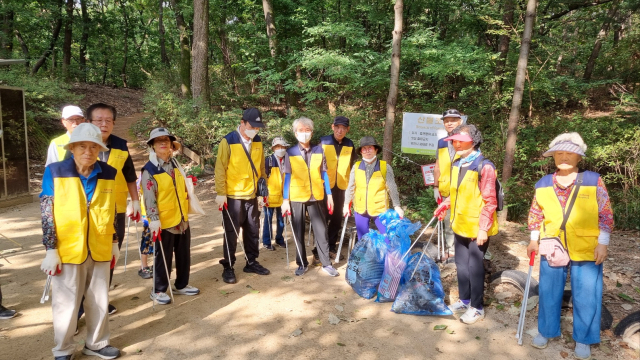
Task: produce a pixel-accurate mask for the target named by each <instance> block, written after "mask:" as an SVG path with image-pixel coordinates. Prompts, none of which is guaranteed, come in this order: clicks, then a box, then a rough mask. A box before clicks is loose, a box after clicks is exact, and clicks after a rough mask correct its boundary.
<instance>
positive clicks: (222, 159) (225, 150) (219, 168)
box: [215, 130, 267, 200]
mask: <svg viewBox="0 0 640 360" xmlns="http://www.w3.org/2000/svg"><path fill="white" fill-rule="evenodd" d="M236 131H238V130H236ZM238 134H240V132H239V131H238ZM240 139H242V142H243V143H242V145H243V146H244V147H245V149H248V151H249V150H250V149H251V143H252V141H251V140H249V141H248V142H247V140H245V138H243V137H242V134H240ZM230 158H231V148H230V147H229V143H227V139H226V138H222V141H220V144H219V145H218V156H217V157H216V168H215V191H216V194H218V195H219V196H229V197H230V198H233V199H240V200H251V199H253V198H255V197H256V194H255V193H253V194H251V195H247V196H239V195H233V196H231V195H228V194H227V169H228V168H229V159H230ZM254 166H255V164H254ZM252 172H253V170H252ZM260 172H261V175H260V177H262V178H265V179H266V178H267V175H266V174H267V172H266V169H265V165H264V161H261V164H260ZM252 175H253V176H255V174H252ZM255 180H256V184H257V183H258V179H255ZM256 190H257V189H256Z"/></svg>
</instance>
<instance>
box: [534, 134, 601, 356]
mask: <svg viewBox="0 0 640 360" xmlns="http://www.w3.org/2000/svg"><path fill="white" fill-rule="evenodd" d="M586 150H587V145H586V144H585V143H584V141H583V140H582V137H580V135H579V134H578V133H575V132H572V133H565V134H561V135H558V136H557V137H556V138H555V139H553V141H551V144H550V146H549V150H547V151H546V152H545V153H544V154H543V156H546V157H553V160H554V163H555V166H556V168H557V169H556V171H555V172H554V173H553V174H549V175H545V176H544V177H542V179H540V181H538V183H537V184H536V191H535V196H534V198H533V202H532V204H531V209H530V210H529V230H530V231H531V242H530V243H529V246H528V247H527V255H528V256H531V252H532V251H535V252H536V253H537V252H538V250H539V245H538V239H539V238H540V239H544V238H548V237H559V239H560V243H561V245H562V246H563V247H566V248H567V250H568V253H569V258H570V261H569V263H568V264H567V265H566V266H551V265H550V264H549V262H548V259H547V258H546V256H544V255H545V254H542V255H543V256H541V260H540V287H539V290H538V291H539V293H540V303H539V305H538V335H537V336H536V337H535V338H534V339H533V342H532V346H534V347H536V348H540V349H543V348H545V347H547V344H548V341H549V339H550V338H554V337H558V336H560V310H561V306H562V295H563V293H564V288H565V283H566V281H567V273H568V272H571V289H572V297H571V298H572V301H573V339H574V340H575V342H576V347H575V356H576V357H577V358H579V359H588V358H590V356H591V349H590V345H591V344H597V343H599V342H600V316H601V309H602V263H603V262H604V260H605V259H606V257H607V246H608V245H609V237H610V234H611V231H612V230H613V212H612V210H611V203H610V201H609V195H608V193H607V189H606V187H605V185H604V182H603V181H602V178H601V177H600V175H599V174H598V173H595V172H592V171H587V170H581V169H580V168H579V167H578V164H579V163H580V160H582V158H583V157H584V156H585V152H586ZM565 217H566V220H565ZM565 221H566V223H565V224H564V227H563V226H562V225H563V223H564V222H565ZM540 250H542V249H540ZM546 255H548V254H546Z"/></svg>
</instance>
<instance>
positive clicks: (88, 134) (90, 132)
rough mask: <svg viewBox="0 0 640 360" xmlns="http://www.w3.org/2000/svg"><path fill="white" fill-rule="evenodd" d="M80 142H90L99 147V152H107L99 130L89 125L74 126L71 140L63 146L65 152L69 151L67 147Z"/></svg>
mask: <svg viewBox="0 0 640 360" xmlns="http://www.w3.org/2000/svg"><path fill="white" fill-rule="evenodd" d="M81 141H90V142H92V143H96V144H98V145H100V147H101V149H100V151H109V149H108V148H107V147H106V146H104V143H103V142H102V132H101V131H100V128H99V127H97V126H95V125H93V124H90V123H82V124H80V125H78V126H76V128H75V130H73V132H72V133H71V138H70V139H69V143H68V144H67V145H65V146H64V149H65V150H69V145H71V144H73V143H77V142H81Z"/></svg>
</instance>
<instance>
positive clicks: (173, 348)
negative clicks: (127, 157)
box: [0, 91, 640, 360]
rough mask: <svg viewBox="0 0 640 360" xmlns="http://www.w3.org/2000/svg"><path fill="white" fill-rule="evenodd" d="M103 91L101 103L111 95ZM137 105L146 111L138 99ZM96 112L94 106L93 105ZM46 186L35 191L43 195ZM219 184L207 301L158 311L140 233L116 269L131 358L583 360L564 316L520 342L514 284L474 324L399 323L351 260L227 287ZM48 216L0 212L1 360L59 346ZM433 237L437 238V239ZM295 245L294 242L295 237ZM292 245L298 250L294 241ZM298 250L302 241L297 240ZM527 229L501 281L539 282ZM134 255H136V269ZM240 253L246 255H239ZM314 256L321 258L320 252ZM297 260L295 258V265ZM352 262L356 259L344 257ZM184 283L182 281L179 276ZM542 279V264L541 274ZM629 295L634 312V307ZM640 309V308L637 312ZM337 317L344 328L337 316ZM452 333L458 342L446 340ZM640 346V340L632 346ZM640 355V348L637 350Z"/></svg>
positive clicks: (634, 242)
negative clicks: (546, 336)
mask: <svg viewBox="0 0 640 360" xmlns="http://www.w3.org/2000/svg"><path fill="white" fill-rule="evenodd" d="M99 93H100V92H99V91H98V92H97V94H98V95H99ZM134 101H135V100H134ZM91 102H93V100H91ZM130 108H131V109H137V110H136V111H134V112H132V113H129V114H127V113H126V112H123V113H124V114H125V116H122V117H119V118H118V120H117V122H116V128H115V129H114V133H115V134H116V135H118V136H121V137H124V138H127V139H128V140H129V147H130V149H131V153H132V156H133V158H134V162H135V165H136V168H137V169H139V168H140V167H141V166H142V165H143V164H144V162H146V152H145V144H144V138H138V139H136V138H133V137H132V136H131V135H130V132H129V131H128V130H129V128H130V126H132V125H133V124H134V123H135V122H137V121H140V120H141V119H144V117H145V115H144V114H141V113H138V111H140V109H141V107H137V106H136V105H135V104H134V106H130ZM36 185H37V183H34V187H37V186H36ZM212 189H213V176H210V175H209V176H203V177H201V178H200V180H199V183H198V186H197V187H196V190H197V194H198V197H199V199H200V201H201V204H202V206H203V208H204V210H205V211H206V213H207V215H206V216H202V215H196V216H193V217H190V218H191V219H190V220H191V221H190V225H191V229H192V233H191V234H192V235H191V236H192V246H191V277H190V284H191V285H193V286H196V287H198V288H200V290H201V293H200V295H198V296H193V297H190V296H180V295H176V296H175V303H174V304H170V305H156V306H155V309H154V307H153V306H152V303H151V300H150V299H149V293H150V291H151V287H152V283H151V280H144V279H141V278H140V277H139V276H138V275H137V270H138V269H139V266H140V259H139V256H138V250H137V246H138V244H139V236H140V232H141V230H142V226H138V228H137V232H136V229H135V228H134V225H133V224H131V228H130V234H131V235H130V236H128V239H127V240H126V242H125V246H123V249H122V254H121V257H120V260H119V263H118V265H117V267H116V271H115V275H114V281H113V286H112V290H111V291H110V302H111V303H112V304H113V305H115V306H116V307H117V308H118V312H117V313H115V314H114V315H111V316H110V319H109V327H110V331H111V344H112V345H113V346H116V347H118V348H120V349H121V350H122V351H123V358H131V359H214V358H215V359H310V358H313V359H337V358H357V359H367V360H369V359H399V358H402V359H427V358H428V359H452V358H455V359H561V358H566V357H569V358H571V356H572V353H573V347H574V343H573V341H572V340H571V336H570V334H571V321H572V314H571V310H570V309H565V310H563V321H562V332H563V335H562V337H561V338H560V339H555V340H552V341H551V342H550V343H549V347H548V348H547V349H544V350H538V349H534V348H533V347H531V346H530V345H529V343H530V341H531V339H532V336H533V335H535V333H536V332H537V331H536V328H537V325H536V324H537V321H536V318H537V310H536V309H534V310H532V311H529V312H528V313H527V321H526V325H525V327H524V329H525V333H526V335H525V338H524V345H523V346H518V345H517V341H516V339H515V332H516V325H517V323H518V315H519V308H518V307H517V306H516V305H517V304H518V302H519V301H520V300H521V294H520V292H519V291H518V290H516V288H515V287H512V286H510V285H505V284H502V285H498V286H495V285H488V286H487V291H486V302H487V303H488V302H491V304H490V305H488V306H486V318H485V319H484V320H483V321H480V322H478V323H476V324H474V325H471V326H469V325H465V324H463V323H461V322H460V321H459V320H458V318H457V317H454V316H449V317H435V316H427V317H421V316H412V315H399V314H395V313H393V312H391V311H390V308H391V304H390V303H383V304H379V303H374V302H373V301H372V300H364V299H362V298H360V297H359V296H358V295H357V294H355V293H354V292H353V290H352V289H351V288H350V286H349V285H348V284H347V283H346V282H345V280H344V273H345V270H346V263H345V261H341V262H340V263H339V264H337V265H336V266H337V267H338V270H339V271H340V276H339V277H337V278H331V277H328V276H326V275H325V274H324V273H323V272H322V271H320V267H317V266H316V267H312V269H311V270H310V271H309V272H308V273H307V274H305V275H304V276H301V277H296V276H294V274H293V271H294V269H295V261H292V262H291V264H290V268H287V264H286V256H285V254H286V252H285V250H284V249H280V248H278V250H277V251H274V252H269V251H261V252H260V258H259V260H260V262H261V264H263V265H264V266H265V267H267V268H268V269H270V270H271V275H269V276H258V275H255V274H247V273H244V272H242V267H243V266H244V261H242V260H241V259H242V253H241V252H239V253H238V254H237V256H238V259H239V261H238V263H237V265H236V275H237V277H238V283H237V284H234V285H229V284H226V283H224V282H223V281H222V278H221V273H222V266H221V265H220V264H219V263H218V261H219V260H220V259H221V258H222V242H223V237H222V234H223V232H222V226H221V217H220V213H219V212H218V210H217V208H216V207H215V202H214V201H213V200H214V197H215V193H214V192H213V190H212ZM39 210H40V207H39V204H38V203H37V202H33V203H30V204H25V205H20V206H15V207H12V208H7V209H0V224H2V225H1V227H0V234H1V236H0V251H2V253H3V254H4V256H5V257H6V258H7V259H8V260H9V261H11V264H8V263H7V262H5V261H4V260H1V259H0V267H1V269H0V284H2V292H3V297H4V299H3V305H5V306H7V307H9V308H12V309H16V310H17V311H18V312H19V316H17V317H15V318H13V319H10V320H0V354H2V355H1V356H0V357H2V358H3V359H4V358H6V359H12V360H13V359H49V358H51V356H52V355H51V348H52V347H53V345H54V344H53V328H52V322H51V304H50V302H47V303H45V304H40V302H39V301H40V298H41V296H42V290H43V287H44V283H45V280H46V276H45V275H44V274H43V273H42V272H41V271H40V263H41V261H42V259H43V256H44V251H43V249H42V245H41V238H42V233H41V225H40V211H39ZM426 235H429V233H427V234H426ZM290 236H291V235H290V234H289V235H288V237H290ZM289 240H290V239H289ZM289 243H290V244H291V241H289ZM527 243H528V234H527V232H526V231H525V227H523V226H522V225H520V224H516V223H508V224H506V225H505V226H503V227H502V228H501V232H500V234H499V235H497V236H496V237H494V238H492V239H491V246H490V250H491V252H492V254H493V260H492V262H491V265H490V268H491V269H492V271H500V270H505V269H518V270H521V271H525V272H526V271H527V269H528V259H526V250H525V248H526V244H527ZM125 248H126V249H128V256H127V267H126V271H125V270H124V264H125ZM639 249H640V233H638V232H637V231H634V232H621V231H620V232H618V231H617V232H615V233H614V234H613V236H612V240H611V246H610V247H609V256H608V259H607V260H606V262H605V271H604V272H605V279H604V281H605V291H604V297H603V300H604V303H605V305H606V306H607V308H608V309H609V310H610V311H611V313H612V314H613V317H614V321H613V324H614V326H615V324H617V323H618V322H619V321H620V320H621V319H622V318H623V317H624V316H626V315H628V314H630V313H631V312H633V311H637V310H638V309H639V305H638V304H640V289H639V288H640V269H639V268H638V265H637V264H638V262H639V259H640V257H639V256H638V254H639ZM239 250H241V249H240V248H239ZM308 253H310V251H309V252H308ZM289 255H290V258H291V259H292V260H293V259H294V256H295V255H294V253H293V251H292V252H291V253H290V254H289ZM342 255H343V256H345V255H347V254H346V251H344V250H343V254H342ZM441 271H442V278H443V285H444V287H445V293H446V294H447V298H446V299H445V300H446V301H447V303H452V302H455V301H456V300H457V286H456V277H455V268H454V267H452V266H451V265H449V266H447V267H443V268H442V270H441ZM172 277H173V278H175V272H174V273H172ZM534 277H535V278H537V277H538V262H536V266H535V269H534ZM620 294H624V295H626V296H627V297H629V298H630V299H631V300H632V301H628V300H624V299H623V297H621V296H620ZM627 305H631V307H629V306H627ZM330 316H331V317H333V316H337V317H338V318H339V319H340V322H339V323H338V324H337V325H332V324H330V323H329V317H330ZM435 325H447V326H448V328H447V331H436V330H434V326H435ZM79 330H80V332H79V334H78V335H77V336H75V340H76V341H78V351H77V352H76V359H85V358H87V359H89V357H85V356H84V355H82V354H81V353H80V349H81V348H82V346H83V342H84V339H85V336H86V327H85V319H84V318H82V319H81V320H80V321H79ZM632 341H633V342H639V343H640V337H635V338H634V339H632ZM631 345H632V346H635V345H634V344H631ZM592 354H593V358H596V359H632V358H639V357H640V352H638V350H634V349H633V348H631V347H630V346H629V345H628V344H627V343H626V342H624V341H622V339H620V338H619V337H616V336H614V335H613V333H612V331H611V330H605V331H603V332H602V342H601V344H600V345H598V346H593V347H592Z"/></svg>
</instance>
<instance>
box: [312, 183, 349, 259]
mask: <svg viewBox="0 0 640 360" xmlns="http://www.w3.org/2000/svg"><path fill="white" fill-rule="evenodd" d="M344 193H345V190H340V189H339V188H338V186H337V185H336V186H335V187H334V188H333V189H331V194H332V196H333V214H329V209H328V208H327V198H326V197H325V199H324V200H323V204H324V211H325V217H326V218H327V241H328V242H329V249H331V250H332V251H337V249H336V244H337V243H338V241H339V240H340V235H341V234H340V233H341V232H342V220H343V219H344V216H343V214H342V208H343V207H344ZM313 230H314V231H315V227H314V228H313Z"/></svg>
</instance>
